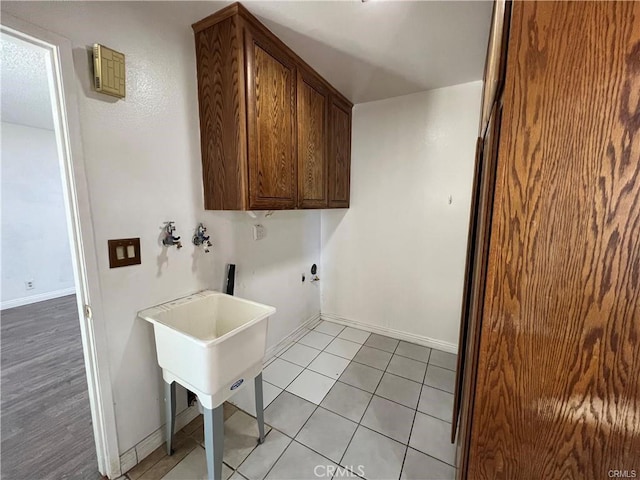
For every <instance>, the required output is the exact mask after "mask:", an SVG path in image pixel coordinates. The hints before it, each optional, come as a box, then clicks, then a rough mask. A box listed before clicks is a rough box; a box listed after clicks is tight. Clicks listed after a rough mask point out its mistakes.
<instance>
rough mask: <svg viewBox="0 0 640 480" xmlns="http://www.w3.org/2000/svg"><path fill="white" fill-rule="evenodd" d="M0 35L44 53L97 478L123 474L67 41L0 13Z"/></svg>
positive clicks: (71, 61)
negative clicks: (32, 46) (95, 456)
mask: <svg viewBox="0 0 640 480" xmlns="http://www.w3.org/2000/svg"><path fill="white" fill-rule="evenodd" d="M0 31H2V33H4V34H7V35H10V36H12V37H15V38H19V39H20V40H23V41H26V42H28V43H31V44H33V45H36V46H38V47H41V48H43V50H45V51H46V52H47V54H48V55H47V63H48V67H49V68H48V70H49V72H48V76H49V85H50V91H51V94H52V95H51V97H52V98H51V103H52V107H53V120H54V130H55V133H56V144H57V150H58V158H59V163H60V172H61V176H62V182H63V194H64V200H65V207H66V215H67V227H68V230H69V239H70V244H71V250H72V255H71V257H72V261H73V270H74V279H75V287H76V300H77V304H78V314H79V318H80V332H81V337H82V349H83V354H84V363H85V371H86V375H87V385H88V390H89V404H90V408H91V418H92V423H93V435H94V439H95V444H96V453H97V457H98V470H99V471H100V473H101V474H102V475H107V476H108V477H109V478H116V477H118V476H120V475H121V474H122V472H121V468H120V455H119V451H118V436H117V431H116V420H115V410H114V405H113V392H112V386H111V378H110V377H111V376H110V371H109V352H108V346H107V335H106V327H105V322H104V316H103V310H102V299H101V290H100V276H99V270H98V257H97V250H96V244H95V239H94V235H93V221H92V218H91V209H90V198H89V189H88V184H87V178H86V173H85V172H86V169H85V162H84V154H83V147H82V142H81V135H80V116H79V110H78V100H77V93H76V92H77V88H76V83H75V69H74V65H73V50H72V43H71V41H70V40H69V39H67V38H65V37H62V36H60V35H57V34H55V33H53V32H50V31H48V30H45V29H43V28H41V27H38V26H36V25H33V24H31V23H28V22H25V21H23V20H21V19H18V18H16V17H13V16H11V15H9V14H6V13H4V12H3V14H2V18H1V19H0Z"/></svg>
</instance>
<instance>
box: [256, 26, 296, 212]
mask: <svg viewBox="0 0 640 480" xmlns="http://www.w3.org/2000/svg"><path fill="white" fill-rule="evenodd" d="M245 36H246V45H247V62H248V63H247V100H248V101H247V118H248V136H249V141H248V152H249V199H250V202H249V203H250V208H252V209H285V208H287V209H289V208H295V206H296V200H297V198H296V193H297V178H296V176H297V156H296V111H295V105H296V103H295V94H296V67H295V65H294V63H293V61H292V60H291V59H290V58H289V57H288V56H287V55H286V54H285V53H284V52H282V51H280V50H279V49H278V48H277V47H276V46H275V45H273V44H272V43H271V42H270V41H269V40H268V39H267V38H266V37H263V36H262V35H261V34H259V33H258V32H250V31H248V30H246V31H245Z"/></svg>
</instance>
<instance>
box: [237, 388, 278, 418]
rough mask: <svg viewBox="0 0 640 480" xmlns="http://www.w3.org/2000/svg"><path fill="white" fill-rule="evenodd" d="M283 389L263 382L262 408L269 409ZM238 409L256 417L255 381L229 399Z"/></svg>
mask: <svg viewBox="0 0 640 480" xmlns="http://www.w3.org/2000/svg"><path fill="white" fill-rule="evenodd" d="M280 392H282V389H281V388H280V387H276V386H275V385H271V384H270V383H268V382H262V407H263V408H267V407H268V406H269V405H270V404H271V402H273V401H274V400H275V399H276V397H277V396H278V395H280ZM229 402H231V403H232V404H233V405H235V406H236V407H238V408H240V409H242V410H244V411H245V412H247V413H248V414H250V415H253V416H254V417H255V416H256V389H255V383H254V382H253V380H251V381H250V382H249V384H248V385H247V386H246V387H245V388H243V389H242V390H240V391H239V392H238V393H236V394H235V395H234V396H233V397H231V398H230V399H229Z"/></svg>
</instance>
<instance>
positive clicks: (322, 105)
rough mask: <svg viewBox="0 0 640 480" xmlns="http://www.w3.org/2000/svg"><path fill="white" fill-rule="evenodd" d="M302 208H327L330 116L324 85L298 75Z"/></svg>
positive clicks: (299, 166)
mask: <svg viewBox="0 0 640 480" xmlns="http://www.w3.org/2000/svg"><path fill="white" fill-rule="evenodd" d="M297 90H298V206H299V207H302V208H326V207H327V203H328V202H327V195H328V189H327V187H328V178H327V177H328V173H329V172H328V167H329V163H328V155H327V149H328V142H327V139H328V135H327V133H328V132H327V128H328V126H327V112H328V106H329V93H328V91H327V89H326V88H325V87H324V85H323V84H322V82H321V81H320V80H318V79H317V78H315V76H312V75H311V74H309V73H306V72H302V71H301V70H299V71H298V87H297Z"/></svg>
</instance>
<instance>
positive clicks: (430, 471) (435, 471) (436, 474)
mask: <svg viewBox="0 0 640 480" xmlns="http://www.w3.org/2000/svg"><path fill="white" fill-rule="evenodd" d="M455 476H456V471H455V469H454V468H453V467H452V466H451V465H447V464H446V463H443V462H441V461H439V460H436V459H435V458H433V457H430V456H428V455H425V454H424V453H421V452H418V451H417V450H414V449H413V448H409V450H407V456H406V458H405V460H404V467H403V468H402V475H401V476H400V478H401V480H454V478H455Z"/></svg>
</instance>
